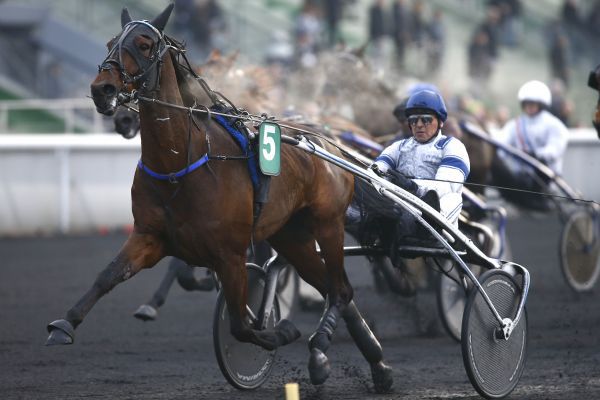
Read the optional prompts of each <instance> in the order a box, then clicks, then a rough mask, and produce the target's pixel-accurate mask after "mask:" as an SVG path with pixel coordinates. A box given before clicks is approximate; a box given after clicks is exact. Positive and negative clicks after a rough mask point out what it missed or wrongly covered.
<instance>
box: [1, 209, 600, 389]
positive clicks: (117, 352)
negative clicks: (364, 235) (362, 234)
mask: <svg viewBox="0 0 600 400" xmlns="http://www.w3.org/2000/svg"><path fill="white" fill-rule="evenodd" d="M508 229H509V237H510V242H511V247H512V252H513V258H514V260H515V261H516V262H519V263H521V264H523V265H526V266H527V267H528V268H529V269H530V272H531V274H532V288H531V292H530V300H529V303H528V314H529V348H528V359H527V365H526V368H525V372H524V374H523V377H522V378H521V381H520V384H519V385H518V386H517V388H516V390H515V391H514V392H513V394H512V395H511V398H519V399H521V398H527V399H583V398H600V332H599V328H600V294H599V293H600V288H597V289H596V290H595V291H594V292H593V293H591V294H586V295H583V296H578V295H575V294H574V293H572V292H571V291H570V289H569V288H568V287H567V285H566V284H565V283H564V281H563V278H562V276H561V274H560V271H559V265H558V257H557V254H558V251H557V248H556V245H557V243H558V236H559V226H558V224H557V223H556V221H555V220H554V219H553V218H549V217H547V216H544V217H542V218H539V217H538V218H532V217H528V218H523V219H513V220H511V221H509V226H508ZM124 239H125V236H124V235H122V234H111V235H108V236H78V237H55V238H32V239H2V240H0V256H1V257H0V305H1V308H0V397H1V398H3V399H21V398H22V399H38V398H39V399H41V398H44V399H81V398H119V399H190V398H195V399H204V398H206V399H232V398H235V399H248V400H254V399H260V400H264V399H282V398H284V390H283V385H284V384H285V383H286V382H298V383H299V384H300V398H301V399H303V400H306V399H398V398H405V399H423V398H435V399H439V398H450V399H461V398H478V395H477V393H476V392H475V390H474V389H473V388H472V386H471V384H470V383H469V381H468V378H467V375H466V372H465V370H464V367H463V362H462V356H461V348H460V345H459V344H457V343H456V342H455V341H453V340H452V339H450V338H449V337H448V336H447V335H445V333H444V331H443V329H442V328H440V326H439V325H438V326H437V335H434V336H431V335H429V336H423V335H420V334H419V333H418V329H417V328H416V327H417V325H419V324H418V323H416V319H417V318H416V317H415V316H418V315H419V314H416V313H415V312H413V311H411V306H412V305H414V304H418V309H419V311H420V313H421V314H420V318H421V320H426V319H427V318H430V319H431V318H434V320H437V315H436V314H435V313H436V312H437V311H436V308H435V301H434V300H433V297H432V296H433V295H432V293H428V292H423V293H421V294H419V295H418V296H417V297H416V298H413V299H408V300H406V299H400V298H398V297H397V296H395V295H392V294H389V293H388V294H383V295H382V294H376V293H375V292H374V290H373V279H372V278H371V276H370V273H369V270H368V264H367V263H366V260H364V259H362V258H355V259H353V260H348V265H347V269H348V273H349V275H350V279H351V281H352V283H353V284H354V286H355V299H356V302H357V304H358V305H359V307H360V308H361V311H362V312H363V315H365V316H366V318H367V319H368V320H369V321H370V322H371V323H373V324H374V326H375V329H376V332H377V334H378V335H379V338H380V340H381V343H382V345H383V349H384V354H385V358H386V360H387V362H388V363H389V364H390V365H391V366H392V367H393V368H394V380H395V382H394V387H393V391H392V392H391V393H389V394H385V395H377V394H375V393H374V392H373V389H372V383H371V379H370V372H369V368H368V364H367V363H366V362H365V361H364V360H363V359H362V358H361V356H360V353H359V352H358V351H357V349H356V347H355V346H354V345H353V343H352V341H351V339H350V337H349V335H348V333H347V331H346V329H345V327H344V324H343V323H340V325H339V327H338V330H337V332H336V336H335V338H334V343H333V345H332V347H331V349H330V350H329V353H328V355H329V357H330V360H331V362H332V367H333V371H332V375H331V377H330V378H329V380H328V381H327V382H326V383H325V384H324V385H322V386H321V387H315V386H312V385H311V384H310V383H309V380H308V373H307V369H306V364H307V361H308V351H307V340H308V337H309V335H310V334H311V333H312V330H313V329H314V328H315V326H316V324H317V321H318V318H319V315H318V314H316V313H306V312H301V313H297V314H296V316H295V317H294V318H293V320H294V322H295V323H296V325H297V326H298V328H299V329H300V330H301V331H302V337H301V338H300V339H299V340H298V341H297V342H295V343H293V344H291V345H289V346H287V347H285V348H282V349H280V350H279V353H278V361H277V364H276V367H275V368H274V370H273V374H272V376H271V377H270V379H269V380H268V381H267V383H266V384H265V385H264V386H262V387H261V388H259V389H257V390H255V391H252V392H240V391H238V390H236V389H234V388H232V387H231V386H229V385H228V384H227V382H226V380H225V379H224V378H223V376H222V375H221V372H220V370H219V368H218V365H217V362H216V359H215V356H214V351H213V345H212V325H211V323H212V313H213V306H214V302H215V298H216V293H214V292H210V293H199V292H191V293H189V292H184V291H183V290H182V289H181V288H180V287H178V286H174V287H173V288H172V289H171V293H170V297H169V298H168V300H167V303H166V304H165V306H164V307H163V308H161V309H160V311H159V317H158V319H157V320H156V321H155V322H147V323H142V322H140V321H138V320H136V319H134V318H133V317H132V313H133V311H134V310H135V309H136V308H137V306H138V305H140V304H142V303H143V302H145V301H147V300H149V298H150V296H151V294H152V293H153V291H154V290H155V289H156V287H157V285H158V283H159V280H160V278H161V277H162V274H163V273H164V272H165V268H166V262H165V261H163V262H162V263H161V264H159V265H158V266H157V267H155V268H154V269H152V270H150V271H143V272H142V273H140V274H139V275H138V276H136V277H134V278H133V279H132V280H130V281H128V282H125V283H123V284H122V285H120V286H119V287H117V288H116V289H115V290H113V291H112V292H111V293H109V294H108V295H107V296H106V297H105V298H104V299H102V300H101V301H100V302H99V303H98V304H97V305H96V307H94V308H93V309H92V311H91V312H90V314H89V315H88V317H87V318H86V320H85V321H84V323H83V324H82V325H81V326H80V327H79V328H78V329H77V331H76V339H75V344H74V345H71V346H61V347H45V346H44V343H45V340H46V337H47V334H46V324H47V323H48V322H50V321H52V320H54V319H58V318H63V317H64V313H65V312H66V310H67V309H68V308H69V307H71V306H72V305H73V304H74V303H75V302H76V301H77V300H78V299H79V297H80V296H81V295H82V294H83V293H84V291H85V290H87V288H89V286H90V285H91V284H92V282H93V279H94V278H95V276H96V275H97V273H98V272H99V271H100V270H101V269H102V268H103V267H104V266H105V265H106V264H107V263H108V262H110V260H111V259H112V257H114V255H116V252H117V251H118V249H119V248H120V246H121V244H122V242H123V241H124Z"/></svg>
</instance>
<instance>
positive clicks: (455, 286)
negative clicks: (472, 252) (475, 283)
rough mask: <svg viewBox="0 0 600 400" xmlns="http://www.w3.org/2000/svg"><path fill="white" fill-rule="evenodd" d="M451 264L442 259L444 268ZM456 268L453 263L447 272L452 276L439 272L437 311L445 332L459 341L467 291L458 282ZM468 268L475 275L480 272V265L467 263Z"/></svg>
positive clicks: (459, 280) (459, 277) (459, 278)
mask: <svg viewBox="0 0 600 400" xmlns="http://www.w3.org/2000/svg"><path fill="white" fill-rule="evenodd" d="M453 264H454V263H453V261H452V260H444V264H443V265H444V269H449V268H447V266H448V265H453ZM457 268H460V267H457V266H456V265H454V267H453V269H452V270H451V271H450V272H449V273H450V275H451V276H452V277H449V276H446V275H445V274H440V279H439V282H438V285H439V286H438V290H437V304H438V312H439V314H440V318H441V320H442V323H443V325H444V328H445V329H446V332H447V333H448V334H449V335H450V337H451V338H452V339H454V340H456V341H457V342H460V338H461V331H462V320H463V314H464V310H465V304H466V303H467V292H466V291H465V288H464V286H463V285H462V284H461V283H460V282H461V276H460V275H459V274H458V272H457ZM469 268H471V271H473V273H474V274H475V276H478V275H479V274H480V271H481V267H479V266H477V265H472V264H469ZM467 280H468V278H467Z"/></svg>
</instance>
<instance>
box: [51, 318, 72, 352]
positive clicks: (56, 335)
mask: <svg viewBox="0 0 600 400" xmlns="http://www.w3.org/2000/svg"><path fill="white" fill-rule="evenodd" d="M47 329H48V332H50V335H49V336H48V339H47V340H46V346H54V345H58V344H73V340H74V338H75V329H74V328H73V325H71V323H70V322H69V321H66V320H64V319H57V320H56V321H53V322H51V323H50V324H48V327H47Z"/></svg>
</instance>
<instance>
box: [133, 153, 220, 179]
mask: <svg viewBox="0 0 600 400" xmlns="http://www.w3.org/2000/svg"><path fill="white" fill-rule="evenodd" d="M208 159H209V157H208V154H205V155H203V156H202V158H200V159H199V160H198V161H196V162H195V163H193V164H190V165H188V166H187V167H185V168H184V169H182V170H179V171H177V172H172V173H170V174H159V173H158V172H154V171H152V170H151V169H150V168H148V167H147V166H145V165H144V163H143V162H142V159H140V160H139V161H138V168H139V169H141V170H142V171H144V172H145V173H147V174H148V175H150V176H151V177H153V178H154V179H158V180H159V181H169V182H172V183H175V182H177V179H178V178H181V177H182V176H184V175H187V174H189V173H190V172H193V171H195V170H196V169H198V168H200V167H201V166H203V165H204V164H206V163H207V162H208Z"/></svg>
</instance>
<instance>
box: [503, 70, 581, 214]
mask: <svg viewBox="0 0 600 400" xmlns="http://www.w3.org/2000/svg"><path fill="white" fill-rule="evenodd" d="M517 97H518V99H519V102H520V103H521V109H522V111H523V112H522V114H521V115H520V116H518V117H517V118H514V119H512V120H510V121H508V122H507V123H506V125H504V127H503V128H502V130H501V131H500V134H499V137H498V139H499V140H500V141H501V142H503V143H505V144H507V145H509V146H512V147H516V148H518V149H519V150H522V151H524V152H525V153H527V154H529V155H530V156H532V157H534V158H536V159H537V160H539V161H541V162H542V163H543V164H545V165H547V166H548V167H550V168H551V169H552V170H553V171H554V172H555V173H557V174H560V173H561V172H562V163H563V155H564V153H565V150H566V148H567V141H568V136H569V131H568V130H567V127H566V126H565V124H563V123H562V121H561V120H559V119H558V118H556V117H555V116H554V115H552V114H551V113H550V112H549V111H547V108H548V107H550V104H551V103H552V94H551V92H550V89H549V88H548V86H546V84H545V83H543V82H540V81H536V80H533V81H529V82H526V83H525V84H524V85H523V86H521V88H520V89H519V92H518V94H517ZM498 156H499V157H497V159H496V160H495V163H494V168H493V176H494V183H495V184H497V185H498V186H506V187H516V188H520V189H526V190H531V191H543V190H544V189H545V187H546V185H547V183H548V182H547V179H546V178H547V177H545V176H537V174H536V173H535V171H534V170H533V169H532V168H531V167H529V166H528V165H526V164H524V163H523V162H521V161H520V160H517V159H515V158H513V157H512V156H510V155H509V154H507V153H505V152H502V151H500V152H498ZM501 192H502V195H503V196H504V197H505V198H507V199H508V200H512V201H516V202H517V203H518V204H521V205H523V206H527V207H530V208H534V209H546V208H547V207H548V204H547V203H546V202H545V201H544V199H543V198H540V197H538V196H532V195H525V194H521V193H518V192H511V191H506V190H504V191H503V190H501Z"/></svg>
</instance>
